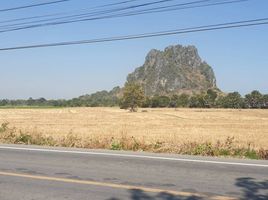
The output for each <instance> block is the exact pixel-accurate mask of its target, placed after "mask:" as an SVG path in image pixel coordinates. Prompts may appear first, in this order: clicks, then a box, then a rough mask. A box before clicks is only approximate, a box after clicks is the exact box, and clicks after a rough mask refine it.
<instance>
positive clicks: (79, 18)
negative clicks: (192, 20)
mask: <svg viewBox="0 0 268 200" xmlns="http://www.w3.org/2000/svg"><path fill="white" fill-rule="evenodd" d="M208 1H211V0H199V1H192V2H188V3H181V4H174V5H168V6H161V7H154V8H149V9H143V10H137V11H131V12H125V13H120V14H112V15H104V16H99V17H98V16H97V17H91V18H85V17H88V15H90V14H87V15H86V16H83V15H84V14H82V16H80V15H78V16H77V18H74V19H70V20H66V21H58V22H57V21H56V22H48V23H43V24H33V25H28V26H17V27H7V26H2V27H0V28H8V29H5V30H2V31H0V33H4V32H10V31H17V30H24V29H32V28H38V27H45V26H55V25H61V24H70V23H77V22H85V21H95V20H101V19H110V18H121V17H128V16H135V15H142V14H151V13H160V12H169V11H176V10H185V9H192V8H201V7H208V6H217V5H223V4H233V3H240V2H246V1H250V0H227V1H224V2H217V3H208V4H200V3H202V2H208ZM191 4H200V5H191ZM187 5H189V6H187ZM96 14H97V15H98V14H102V13H96ZM91 16H94V14H91ZM59 19H61V18H59ZM63 19H64V18H63Z"/></svg>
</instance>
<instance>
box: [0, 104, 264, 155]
mask: <svg viewBox="0 0 268 200" xmlns="http://www.w3.org/2000/svg"><path fill="white" fill-rule="evenodd" d="M146 111H147V112H142V110H140V112H138V113H129V112H127V111H125V110H120V109H118V108H63V109H4V110H0V124H1V123H4V122H9V123H10V124H9V127H16V132H17V133H18V132H21V133H27V135H36V134H39V135H40V134H41V135H42V137H45V138H53V145H60V146H64V145H63V144H66V146H78V147H85V148H111V149H131V150H150V149H151V150H152V151H160V152H178V153H181V152H180V151H181V150H180V149H184V151H186V150H185V149H187V148H188V149H191V148H190V147H189V146H191V145H192V146H197V145H199V144H202V145H203V146H202V145H201V147H200V148H199V149H201V150H200V151H202V148H203V149H204V148H205V149H206V148H210V147H209V146H212V147H213V148H214V147H215V148H216V147H219V146H224V144H225V143H226V141H227V140H228V139H230V138H234V139H232V147H235V148H239V149H248V148H250V149H253V150H256V151H259V150H263V149H268V110H231V109H177V110H174V109H146ZM60 141H65V142H60ZM68 141H69V144H67V143H68ZM122 141H124V142H122ZM72 143H73V144H72ZM186 147H187V148H186ZM187 153H188V152H187ZM196 154H198V152H197V153H196Z"/></svg>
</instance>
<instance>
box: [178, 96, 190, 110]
mask: <svg viewBox="0 0 268 200" xmlns="http://www.w3.org/2000/svg"><path fill="white" fill-rule="evenodd" d="M189 101H190V96H189V95H188V94H181V95H180V96H179V97H178V100H177V107H183V108H185V107H188V106H189Z"/></svg>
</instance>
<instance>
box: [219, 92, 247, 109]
mask: <svg viewBox="0 0 268 200" xmlns="http://www.w3.org/2000/svg"><path fill="white" fill-rule="evenodd" d="M217 105H218V107H221V108H243V107H244V100H243V98H242V97H241V95H240V94H239V93H238V92H232V93H229V94H228V95H227V96H224V97H220V98H219V99H218V101H217Z"/></svg>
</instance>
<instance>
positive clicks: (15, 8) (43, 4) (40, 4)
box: [0, 0, 71, 12]
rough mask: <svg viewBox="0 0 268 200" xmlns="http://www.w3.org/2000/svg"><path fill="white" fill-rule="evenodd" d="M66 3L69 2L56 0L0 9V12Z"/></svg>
mask: <svg viewBox="0 0 268 200" xmlns="http://www.w3.org/2000/svg"><path fill="white" fill-rule="evenodd" d="M66 1H71V0H58V1H50V2H46V3H38V4H30V5H24V6H19V7H13V8H5V9H1V10H0V12H7V11H14V10H21V9H26V8H32V7H39V6H45V5H50V4H58V3H63V2H66Z"/></svg>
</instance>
